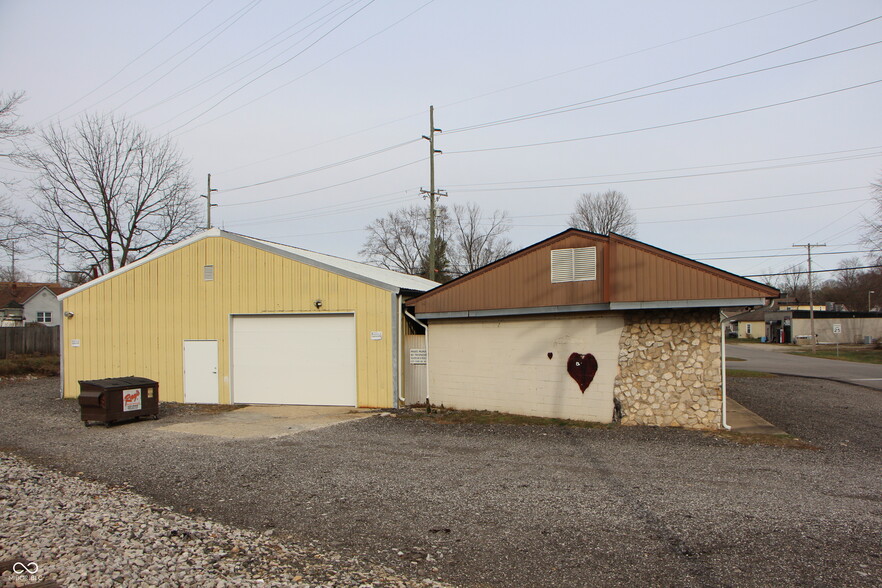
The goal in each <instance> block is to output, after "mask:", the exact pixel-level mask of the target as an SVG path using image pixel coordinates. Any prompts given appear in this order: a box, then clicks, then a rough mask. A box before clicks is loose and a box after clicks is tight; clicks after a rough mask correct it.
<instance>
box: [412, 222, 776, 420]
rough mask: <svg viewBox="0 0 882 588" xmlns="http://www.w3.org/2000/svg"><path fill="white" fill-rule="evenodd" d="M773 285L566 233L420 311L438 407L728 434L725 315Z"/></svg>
mask: <svg viewBox="0 0 882 588" xmlns="http://www.w3.org/2000/svg"><path fill="white" fill-rule="evenodd" d="M777 295H778V291H777V290H775V289H774V288H771V287H769V286H766V285H764V284H760V283H758V282H754V281H752V280H748V279H746V278H742V277H740V276H736V275H734V274H731V273H728V272H725V271H723V270H720V269H717V268H714V267H711V266H708V265H705V264H702V263H699V262H696V261H693V260H691V259H687V258H685V257H682V256H679V255H676V254H673V253H670V252H668V251H664V250H662V249H659V248H657V247H652V246H651V245H647V244H646V243H642V242H640V241H636V240H634V239H629V238H626V237H622V236H620V235H616V234H611V235H608V236H607V235H597V234H593V233H588V232H585V231H580V230H577V229H569V230H567V231H564V232H562V233H560V234H558V235H555V236H553V237H551V238H549V239H546V240H544V241H541V242H539V243H537V244H535V245H533V246H531V247H527V248H526V249H523V250H521V251H518V252H516V253H514V254H512V255H509V256H508V257H505V258H503V259H501V260H499V261H497V262H495V263H493V264H490V265H488V266H486V267H484V268H481V269H479V270H476V271H474V272H472V273H469V274H466V275H464V276H462V277H460V278H458V279H456V280H454V281H452V282H449V283H447V284H444V285H443V286H439V287H438V288H435V289H433V290H430V291H429V292H427V293H426V294H423V295H422V296H419V297H418V298H415V299H414V300H412V301H411V302H410V306H411V308H412V309H413V311H414V313H415V315H416V318H417V319H418V320H420V321H428V323H429V329H428V348H429V355H428V358H429V359H428V385H429V394H430V397H431V402H433V403H436V404H442V403H443V404H444V405H445V406H452V407H456V408H463V409H488V410H498V411H502V412H512V413H519V414H528V415H536V416H548V417H559V418H573V419H582V420H592V421H599V422H609V421H612V420H614V419H616V418H621V421H622V422H623V423H631V424H651V425H674V426H684V427H691V428H719V427H720V426H723V425H724V424H725V421H724V419H725V414H724V413H725V390H724V388H725V386H724V381H723V373H724V365H723V363H724V361H723V358H724V352H723V349H722V346H723V345H724V341H723V337H722V331H721V319H722V317H721V315H720V309H721V308H723V307H730V306H753V305H762V304H764V303H765V301H766V300H767V299H769V298H773V297H776V296H777Z"/></svg>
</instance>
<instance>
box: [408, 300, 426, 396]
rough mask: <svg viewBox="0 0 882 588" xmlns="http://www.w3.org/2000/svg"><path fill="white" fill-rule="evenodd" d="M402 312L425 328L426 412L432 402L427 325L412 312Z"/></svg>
mask: <svg viewBox="0 0 882 588" xmlns="http://www.w3.org/2000/svg"><path fill="white" fill-rule="evenodd" d="M404 314H406V315H407V316H409V317H410V318H411V319H413V322H415V323H416V324H418V325H419V326H421V327H422V328H423V329H425V330H426V411H427V412H428V411H431V407H432V403H431V402H429V361H431V360H430V359H429V325H427V324H426V323H423V322H420V320H419V319H418V318H417V317H415V316H413V315H412V314H410V313H409V312H407V311H406V310H405V311H404Z"/></svg>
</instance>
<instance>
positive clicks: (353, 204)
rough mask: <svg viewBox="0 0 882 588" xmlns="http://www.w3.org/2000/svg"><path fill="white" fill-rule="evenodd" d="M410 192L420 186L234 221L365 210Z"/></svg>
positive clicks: (286, 219) (270, 220) (267, 220)
mask: <svg viewBox="0 0 882 588" xmlns="http://www.w3.org/2000/svg"><path fill="white" fill-rule="evenodd" d="M408 192H415V193H418V192H419V188H407V189H405V190H394V191H392V192H386V193H384V194H376V195H374V196H367V197H363V198H357V199H355V200H349V201H347V202H340V203H337V204H328V205H325V206H317V207H315V208H307V209H305V210H300V211H298V212H293V213H290V214H286V215H279V214H273V215H270V216H261V217H253V218H244V219H235V220H234V221H232V222H233V223H234V224H239V225H250V224H259V223H273V222H290V221H297V220H303V219H307V218H316V217H321V216H332V215H335V214H344V213H347V212H355V211H358V210H364V209H366V208H372V207H374V206H382V205H385V204H388V203H390V202H396V201H400V200H403V199H407V198H408ZM388 196H394V198H388V199H386V200H382V201H380V202H376V203H373V204H367V203H368V202H372V201H374V200H378V199H380V198H387V197H388Z"/></svg>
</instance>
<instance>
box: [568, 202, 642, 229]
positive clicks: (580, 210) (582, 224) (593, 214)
mask: <svg viewBox="0 0 882 588" xmlns="http://www.w3.org/2000/svg"><path fill="white" fill-rule="evenodd" d="M570 226H572V227H575V228H577V229H582V230H583V231H591V232H592V233H598V234H600V235H608V234H609V233H618V234H619V235H624V236H626V237H633V236H634V235H636V234H637V217H636V216H634V213H633V212H631V205H630V204H628V198H627V196H625V195H624V194H622V193H621V192H617V191H615V190H607V191H606V192H604V193H602V194H600V193H598V194H591V193H588V194H582V196H580V197H579V200H577V201H576V210H575V211H574V212H573V213H572V214H571V215H570Z"/></svg>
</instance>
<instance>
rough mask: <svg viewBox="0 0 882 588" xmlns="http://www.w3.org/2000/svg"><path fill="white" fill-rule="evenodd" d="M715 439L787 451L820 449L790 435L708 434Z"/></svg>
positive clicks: (729, 432)
mask: <svg viewBox="0 0 882 588" xmlns="http://www.w3.org/2000/svg"><path fill="white" fill-rule="evenodd" d="M710 434H711V435H714V436H715V437H720V438H721V439H727V440H729V441H732V442H734V443H738V444H739V445H767V446H769V447H785V448H788V449H809V450H812V451H820V450H821V448H820V447H818V446H816V445H812V444H811V443H806V442H805V441H803V440H802V439H798V438H796V437H794V436H792V435H786V434H785V435H748V434H744V433H735V432H733V431H713V432H711V433H710Z"/></svg>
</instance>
